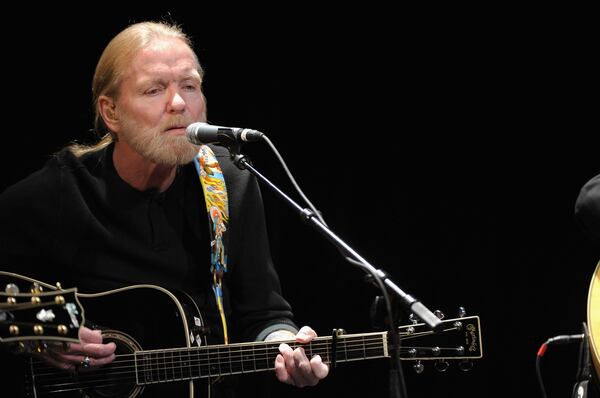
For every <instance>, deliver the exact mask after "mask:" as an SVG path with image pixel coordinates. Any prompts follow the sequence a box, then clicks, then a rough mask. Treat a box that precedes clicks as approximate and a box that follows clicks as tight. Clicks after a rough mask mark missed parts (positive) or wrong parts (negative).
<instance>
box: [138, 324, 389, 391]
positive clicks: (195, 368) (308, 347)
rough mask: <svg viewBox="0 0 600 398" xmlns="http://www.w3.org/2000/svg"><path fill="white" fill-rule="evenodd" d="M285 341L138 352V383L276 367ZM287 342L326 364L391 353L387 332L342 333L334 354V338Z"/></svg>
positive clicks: (215, 375) (223, 374)
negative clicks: (319, 357) (280, 349)
mask: <svg viewBox="0 0 600 398" xmlns="http://www.w3.org/2000/svg"><path fill="white" fill-rule="evenodd" d="M281 343H282V342H281V341H277V342H256V343H241V344H227V345H213V346H203V347H193V348H183V349H181V348H176V349H164V350H151V351H138V352H136V353H135V354H134V357H135V369H136V382H137V384H138V385H142V384H153V383H163V382H168V381H174V380H192V379H199V378H207V377H217V376H227V375H232V374H238V373H254V372H261V371H266V370H272V369H273V368H274V361H275V357H276V356H277V354H279V345H280V344H281ZM285 343H287V344H288V345H290V346H291V347H292V348H296V347H299V346H301V347H303V348H304V350H305V351H306V355H307V356H308V357H309V358H311V357H312V356H314V355H320V356H321V358H322V359H323V361H324V362H326V363H331V362H332V359H335V362H348V361H358V360H365V359H375V358H383V357H387V356H388V341H387V333H384V332H376V333H363V334H349V335H341V336H338V337H336V341H335V353H332V343H333V338H332V337H317V338H315V339H314V340H313V341H311V342H310V343H307V344H300V343H296V342H295V341H285Z"/></svg>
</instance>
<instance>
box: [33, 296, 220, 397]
mask: <svg viewBox="0 0 600 398" xmlns="http://www.w3.org/2000/svg"><path fill="white" fill-rule="evenodd" d="M77 297H78V299H79V301H80V303H81V304H82V306H83V308H84V309H85V319H86V323H85V325H86V326H88V327H90V326H93V327H94V328H99V329H101V330H102V333H103V340H104V341H105V342H111V341H112V342H114V343H115V344H116V345H117V355H118V356H121V357H127V356H128V355H130V354H134V353H135V352H137V351H141V350H142V349H143V350H154V349H165V348H179V347H192V346H194V345H198V340H197V337H196V336H199V334H200V333H201V331H202V328H203V326H205V325H204V322H203V320H202V317H201V314H200V312H199V311H198V308H197V307H196V305H195V303H194V302H193V301H192V299H191V298H189V297H188V296H186V295H184V294H176V293H173V292H171V291H169V290H166V289H164V288H161V287H158V286H153V285H135V286H129V287H126V288H122V289H117V290H111V291H107V292H102V293H98V294H84V293H78V295H77ZM205 343H206V342H205V339H204V338H203V337H201V338H200V344H202V345H204V344H205ZM33 361H36V360H35V359H34V360H33ZM38 363H39V361H38ZM115 368H116V369H118V366H116V367H115ZM57 372H60V371H54V372H49V373H48V372H45V371H36V366H32V367H31V371H30V381H31V383H28V386H27V387H28V390H29V392H28V394H29V396H47V395H51V396H57V395H58V396H61V397H62V396H65V397H68V396H74V397H82V396H83V397H90V398H92V397H93V398H103V397H128V398H133V397H136V396H138V395H140V394H141V396H142V397H144V398H145V397H190V398H191V397H202V398H204V397H209V396H210V392H209V390H208V387H207V382H206V381H205V380H195V381H179V382H172V383H159V382H157V383H152V384H146V385H144V386H138V385H137V384H136V379H135V376H136V375H135V372H131V371H126V372H119V371H114V370H110V371H107V372H103V373H100V374H96V373H94V374H93V375H92V371H89V372H90V373H89V374H86V372H85V371H80V372H77V373H75V372H62V373H58V375H57ZM123 373H125V375H123ZM57 378H58V380H59V382H58V383H57V382H56V381H55V380H57ZM124 378H125V379H126V381H127V380H129V382H125V383H124V382H123V379H124ZM60 383H64V384H65V385H66V386H67V387H66V388H65V389H66V390H67V391H64V392H62V391H61V392H60V393H59V394H56V393H55V392H54V391H56V390H60V386H58V384H60ZM72 383H74V384H72Z"/></svg>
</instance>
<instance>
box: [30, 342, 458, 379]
mask: <svg viewBox="0 0 600 398" xmlns="http://www.w3.org/2000/svg"><path fill="white" fill-rule="evenodd" d="M361 340H362V339H361ZM365 340H366V341H367V342H368V343H367V344H344V345H345V346H346V347H344V345H340V347H339V348H340V350H339V351H338V352H337V353H338V354H343V353H344V352H345V353H346V356H345V358H344V357H341V356H342V355H338V356H339V357H340V358H339V360H340V361H351V360H353V359H361V358H360V356H358V357H351V358H348V354H350V356H351V355H352V354H353V352H356V351H362V352H363V357H364V359H366V358H367V355H366V354H367V352H369V353H370V354H372V353H371V352H370V351H372V350H374V348H372V347H373V341H374V340H373V339H372V338H371V339H370V340H371V341H369V339H368V338H367V339H365ZM382 341H383V339H376V341H375V343H376V345H375V347H376V348H377V349H378V350H379V351H378V352H377V354H378V355H377V356H383V353H384V351H383V349H382V348H381V345H380V342H382ZM369 344H370V346H369ZM327 345H328V344H327ZM321 346H323V344H321ZM355 347H359V348H358V349H356V348H355ZM313 348H314V349H315V351H318V349H319V348H320V347H318V345H315V347H313ZM411 348H414V347H406V348H403V349H402V352H409V350H410V349H411ZM422 349H424V348H422ZM425 349H426V348H425ZM309 350H310V349H309ZM342 350H343V351H342ZM442 350H444V349H442ZM450 350H453V351H456V349H455V348H450ZM256 351H257V350H255V352H256ZM258 351H259V355H266V354H267V353H270V354H272V355H275V354H277V353H279V350H278V346H272V347H267V348H264V349H260V350H258ZM260 351H264V352H263V353H261V352H260ZM172 353H177V351H172ZM179 353H181V352H179ZM220 354H224V355H220ZM231 354H236V353H235V352H234V353H229V355H227V354H226V353H221V352H219V353H218V354H217V357H216V358H214V357H213V358H212V359H213V360H216V363H214V364H212V366H211V362H210V359H211V358H210V355H209V356H208V362H206V359H204V360H201V359H200V358H199V356H198V358H193V357H192V358H190V357H189V354H188V358H181V357H180V358H176V357H173V356H171V357H170V358H167V357H165V356H163V357H162V358H157V357H156V358H149V359H150V361H151V364H150V367H149V368H148V365H146V364H143V363H142V364H141V366H139V367H138V368H142V369H139V370H138V371H137V372H136V371H135V369H134V371H133V372H131V371H126V372H125V373H124V374H123V372H114V371H112V372H111V371H108V372H107V371H106V367H104V368H99V369H98V370H97V371H96V370H94V371H85V372H82V373H79V374H78V378H79V379H78V380H77V383H75V384H73V383H63V384H60V385H62V386H65V385H66V386H68V385H69V384H73V385H76V386H77V387H76V388H82V384H83V383H93V387H95V388H99V387H108V386H110V385H99V384H98V383H102V382H104V381H106V378H107V376H109V375H120V376H117V377H121V378H120V379H115V378H114V377H113V378H112V379H111V380H110V382H112V383H113V384H112V385H119V384H128V383H131V382H133V383H134V384H135V381H136V378H135V377H134V376H135V375H136V374H137V373H139V372H142V376H144V375H145V376H146V377H145V378H144V380H143V381H144V382H145V383H149V384H152V383H161V382H165V381H176V380H189V379H193V378H201V377H211V376H213V375H212V374H211V373H214V370H220V372H217V374H215V375H214V376H219V375H223V374H227V373H245V370H244V363H254V367H256V361H257V360H258V361H259V362H260V361H268V362H269V361H270V358H267V356H265V357H264V358H258V359H257V358H251V359H241V362H240V359H238V358H243V356H242V355H240V356H239V357H238V356H236V355H231ZM323 354H324V355H326V354H328V353H327V352H323ZM379 354H380V355H379ZM131 355H133V354H127V355H126V356H131ZM192 355H193V354H192ZM371 357H372V356H371ZM271 358H272V357H271ZM417 359H418V358H417ZM153 360H154V362H153V363H152V361H153ZM221 360H225V361H226V362H229V363H226V364H222V363H221ZM116 362H119V363H121V364H122V363H123V362H134V361H131V360H125V361H116ZM142 362H144V361H142ZM235 362H240V363H239V364H237V365H238V366H235ZM326 362H330V361H326ZM113 363H114V362H113ZM217 364H218V365H217ZM240 364H241V368H240V367H239V365H240ZM111 365H112V364H111ZM154 365H156V366H154ZM223 365H225V368H228V369H226V371H225V372H224V371H223ZM227 365H228V366H227ZM107 367H110V365H107ZM211 367H212V368H213V369H212V370H213V372H211ZM114 368H124V369H126V370H127V369H131V365H130V366H120V367H111V370H112V369H114ZM196 368H197V369H198V370H199V373H198V374H197V375H196V374H193V369H196ZM202 368H205V370H206V371H208V374H206V375H202ZM51 369H54V368H51ZM185 370H187V371H185ZM263 370H271V366H267V367H266V368H265V369H263ZM102 371H103V373H104V374H103V376H104V377H102V378H96V379H94V377H96V376H97V373H99V372H102ZM249 371H250V372H252V371H258V370H257V369H251V370H249ZM148 372H150V374H149V376H150V378H151V380H149V381H148V377H147V376H148ZM161 373H162V374H161ZM53 374H54V375H56V374H58V375H59V376H60V375H65V372H60V373H58V372H53ZM53 374H52V373H51V374H50V375H53ZM67 375H68V376H69V377H68V379H71V378H72V377H71V375H70V374H68V373H67ZM132 375H133V376H132ZM163 375H164V376H165V377H166V378H167V379H169V378H170V379H171V380H162V379H161V377H162V376H163ZM171 375H172V376H171ZM123 376H124V377H123ZM155 376H156V377H157V378H158V379H157V380H154V378H155ZM36 377H38V378H39V377H40V375H39V374H38V375H37V376H36ZM84 377H85V379H86V380H83V381H82V380H81V379H82V378H84ZM46 378H47V379H50V377H46ZM51 381H54V382H59V381H60V377H59V378H55V379H54V380H47V382H51ZM115 382H117V383H115ZM57 386H58V384H56V385H49V384H47V385H46V386H45V387H49V388H56V387H57ZM83 388H88V387H85V386H84V387H83Z"/></svg>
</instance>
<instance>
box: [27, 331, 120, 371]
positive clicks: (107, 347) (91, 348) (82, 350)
mask: <svg viewBox="0 0 600 398" xmlns="http://www.w3.org/2000/svg"><path fill="white" fill-rule="evenodd" d="M78 336H79V343H66V344H52V345H50V346H48V348H47V349H46V351H44V352H42V353H36V354H35V355H36V356H37V357H39V358H40V359H42V360H43V361H45V362H47V363H49V364H50V365H52V366H54V367H56V368H58V369H63V370H85V369H86V368H91V367H95V366H101V365H106V364H109V363H111V362H112V361H114V359H115V349H116V345H115V343H112V342H110V343H106V344H103V343H102V335H101V332H100V331H99V330H92V329H89V328H86V327H85V326H82V327H80V328H79V334H78Z"/></svg>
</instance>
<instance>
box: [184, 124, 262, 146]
mask: <svg viewBox="0 0 600 398" xmlns="http://www.w3.org/2000/svg"><path fill="white" fill-rule="evenodd" d="M185 135H186V137H187V139H188V140H189V141H190V142H191V143H192V144H196V145H203V144H216V145H222V146H230V145H233V144H238V143H243V142H252V141H261V140H262V139H263V137H264V136H265V135H264V134H263V133H261V132H260V131H257V130H251V129H244V128H240V127H223V126H214V125H211V124H208V123H204V122H196V123H192V124H190V125H189V126H188V127H187V128H186V130H185Z"/></svg>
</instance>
